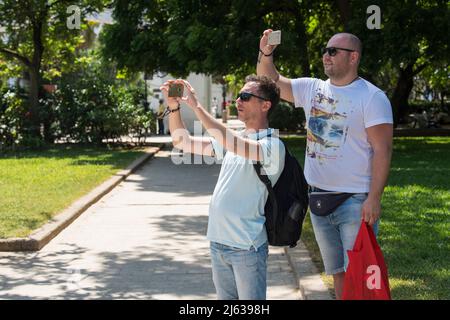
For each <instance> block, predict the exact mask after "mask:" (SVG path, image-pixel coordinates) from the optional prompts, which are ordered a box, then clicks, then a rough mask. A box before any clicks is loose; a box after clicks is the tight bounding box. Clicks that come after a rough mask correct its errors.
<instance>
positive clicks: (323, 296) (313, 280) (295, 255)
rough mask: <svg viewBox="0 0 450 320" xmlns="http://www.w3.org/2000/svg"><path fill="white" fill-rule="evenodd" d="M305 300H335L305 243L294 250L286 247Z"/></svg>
mask: <svg viewBox="0 0 450 320" xmlns="http://www.w3.org/2000/svg"><path fill="white" fill-rule="evenodd" d="M284 251H285V253H286V257H287V260H288V262H289V265H290V266H291V268H292V271H293V273H294V278H295V282H296V285H297V286H298V288H299V289H300V294H301V295H302V299H303V300H333V298H332V297H331V294H330V292H329V291H328V288H327V287H326V285H325V284H324V282H323V281H322V278H321V277H320V273H319V271H318V270H317V268H316V266H315V265H314V263H313V262H312V260H311V257H310V255H309V252H308V250H307V249H306V247H305V245H304V243H303V241H299V242H298V244H297V246H296V247H294V248H289V247H284Z"/></svg>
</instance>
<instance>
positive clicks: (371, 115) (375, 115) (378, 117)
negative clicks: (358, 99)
mask: <svg viewBox="0 0 450 320" xmlns="http://www.w3.org/2000/svg"><path fill="white" fill-rule="evenodd" d="M382 123H394V121H393V117H392V107H391V103H390V102H389V99H388V98H387V96H386V95H385V94H384V92H383V91H377V92H375V93H374V94H373V96H372V99H371V100H370V102H369V103H367V104H366V105H365V106H364V126H365V127H366V128H369V127H372V126H376V125H378V124H382Z"/></svg>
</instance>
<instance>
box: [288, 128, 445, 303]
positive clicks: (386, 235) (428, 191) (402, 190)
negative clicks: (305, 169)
mask: <svg viewBox="0 0 450 320" xmlns="http://www.w3.org/2000/svg"><path fill="white" fill-rule="evenodd" d="M284 140H285V141H286V142H287V144H288V146H289V148H290V150H291V151H292V152H293V153H294V154H295V155H296V157H297V158H298V159H299V161H300V163H301V164H303V162H304V148H305V139H304V138H303V139H302V138H286V139H284ZM449 159H450V137H426V138H421V137H418V138H396V139H395V140H394V153H393V158H392V165H391V173H390V177H389V183H388V186H387V187H386V189H385V193H384V196H383V200H382V210H383V211H382V217H381V223H380V229H379V234H378V242H379V244H380V246H381V249H382V250H383V253H384V257H385V260H386V263H387V265H388V269H389V280H390V281H389V282H390V286H391V293H392V297H393V299H450V182H449V177H450V165H449ZM302 239H303V241H304V242H305V244H306V246H307V247H308V250H309V251H310V252H311V254H312V256H313V260H314V261H315V262H317V265H318V267H319V268H320V270H321V271H322V272H323V266H322V262H321V258H320V252H319V249H318V247H317V244H316V242H315V238H314V234H313V231H312V227H311V222H310V219H309V218H307V219H306V222H305V227H304V230H303V234H302ZM322 276H323V278H324V280H325V282H326V283H327V285H329V286H330V287H331V286H332V279H331V277H328V276H325V275H324V274H322Z"/></svg>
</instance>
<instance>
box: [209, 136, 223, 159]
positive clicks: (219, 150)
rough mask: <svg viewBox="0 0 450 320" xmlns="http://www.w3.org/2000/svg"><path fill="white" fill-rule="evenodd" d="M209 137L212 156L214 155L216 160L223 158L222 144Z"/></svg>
mask: <svg viewBox="0 0 450 320" xmlns="http://www.w3.org/2000/svg"><path fill="white" fill-rule="evenodd" d="M210 139H211V145H212V148H213V151H214V156H215V157H216V159H217V160H223V157H224V155H225V149H224V148H223V147H222V145H221V144H220V143H218V142H217V140H216V139H214V138H210Z"/></svg>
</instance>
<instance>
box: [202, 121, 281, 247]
mask: <svg viewBox="0 0 450 320" xmlns="http://www.w3.org/2000/svg"><path fill="white" fill-rule="evenodd" d="M244 132H245V131H242V132H240V133H239V134H240V135H241V136H244ZM269 133H270V135H271V136H270V137H268V136H267V135H268V134H269ZM273 134H274V132H273V129H264V130H260V131H259V132H258V133H253V134H249V135H247V138H248V139H252V140H258V144H259V145H260V146H261V150H262V154H263V159H262V161H261V164H262V166H263V169H264V171H265V173H266V174H267V175H268V176H269V179H270V181H271V182H272V185H275V183H276V182H277V180H278V178H279V177H280V175H281V172H282V171H283V168H284V157H285V148H284V145H283V143H282V142H281V140H280V139H279V138H278V137H276V136H273ZM211 141H212V145H213V148H214V152H215V154H216V157H217V159H219V160H223V161H222V167H221V170H220V174H219V178H218V180H217V184H216V187H215V189H214V193H213V196H212V199H211V203H210V206H209V219H208V232H207V238H208V240H210V241H214V242H218V243H221V244H224V245H228V246H231V247H236V248H240V249H250V248H251V247H252V246H253V247H254V248H255V249H258V247H260V246H261V245H263V244H264V243H265V242H266V241H267V233H266V230H265V228H264V223H265V217H264V206H265V203H266V200H267V197H268V191H267V188H266V186H265V185H264V184H263V183H262V182H261V181H260V180H259V178H258V176H257V174H256V171H255V169H254V167H253V161H251V160H248V159H245V158H244V157H241V156H238V155H236V154H234V153H233V152H231V151H228V152H226V155H225V157H223V154H224V149H223V147H222V146H221V145H220V144H219V143H218V142H217V141H216V140H214V139H212V140H211Z"/></svg>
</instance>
